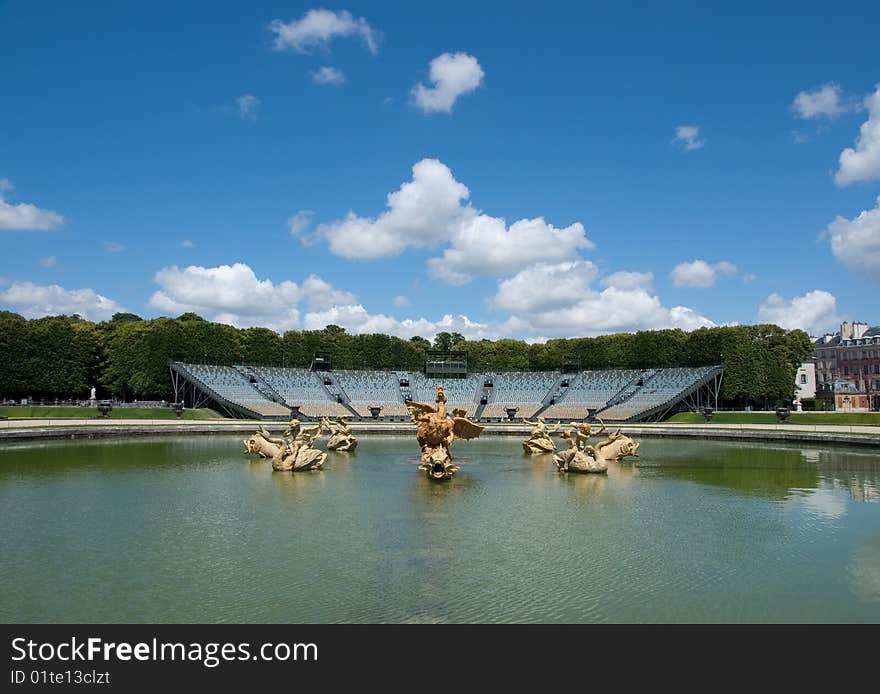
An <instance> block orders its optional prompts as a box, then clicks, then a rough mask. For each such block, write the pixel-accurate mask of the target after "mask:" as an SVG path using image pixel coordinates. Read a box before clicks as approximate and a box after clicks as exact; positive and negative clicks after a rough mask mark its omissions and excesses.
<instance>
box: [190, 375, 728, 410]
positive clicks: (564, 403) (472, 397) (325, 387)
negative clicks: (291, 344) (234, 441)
mask: <svg viewBox="0 0 880 694" xmlns="http://www.w3.org/2000/svg"><path fill="white" fill-rule="evenodd" d="M176 368H178V369H179V370H180V371H181V372H182V373H184V374H185V375H186V374H188V375H189V377H190V378H191V379H192V380H194V381H195V382H197V383H198V384H200V387H203V388H204V389H205V390H206V391H208V392H210V393H214V394H216V396H217V397H218V398H221V399H222V400H225V401H227V402H229V403H232V404H233V405H237V406H238V407H239V408H242V409H243V410H245V411H247V412H250V413H254V414H256V415H258V416H265V417H279V416H286V415H288V414H289V408H290V407H292V406H298V407H299V410H300V412H301V413H302V414H303V415H305V416H307V417H322V416H329V417H336V416H340V415H347V416H351V410H350V409H349V408H348V407H346V404H344V403H347V404H348V406H349V407H351V408H352V409H353V410H354V411H355V412H357V414H358V415H359V416H360V417H363V418H365V419H367V418H371V417H372V413H371V412H370V408H371V407H379V408H381V411H380V418H382V419H392V420H393V419H405V418H406V417H407V416H408V412H407V409H406V406H405V402H404V401H405V399H406V398H409V399H410V400H413V401H415V402H425V403H433V402H434V398H435V397H436V394H437V386H438V385H443V386H444V389H445V391H446V398H447V403H446V406H447V409H448V410H449V411H452V410H453V409H457V408H458V409H462V410H464V411H465V413H466V414H467V416H468V417H471V418H473V417H475V416H476V413H477V411H478V410H480V419H481V420H484V421H486V420H488V421H493V420H502V419H506V418H507V409H508V408H511V407H512V408H515V409H516V410H517V412H516V415H515V416H516V417H517V418H532V417H534V416H535V415H536V414H537V413H538V412H540V413H541V414H542V415H543V416H545V417H547V418H548V419H549V420H553V419H583V418H585V417H586V416H587V414H588V410H594V411H596V412H597V413H598V416H600V417H601V418H602V419H604V420H608V421H625V420H630V419H634V418H641V417H644V416H651V415H653V414H656V413H658V412H661V411H663V410H664V409H666V408H667V407H668V406H669V405H671V404H674V403H675V402H677V401H678V400H679V399H681V398H682V397H684V396H685V395H687V394H688V393H689V392H691V391H693V390H694V389H695V388H697V387H699V386H701V385H702V384H704V383H706V382H707V381H708V380H709V379H710V378H711V376H712V375H713V374H714V373H716V372H717V370H718V367H699V368H666V369H641V370H638V369H606V370H602V371H584V372H581V373H580V374H576V375H571V376H566V377H565V378H567V379H568V387H564V386H563V383H564V382H565V381H564V378H563V375H562V374H561V373H559V372H558V371H545V372H524V371H513V372H503V373H486V374H481V373H471V374H469V375H468V376H467V377H465V378H427V377H426V376H425V375H424V374H422V373H420V372H417V371H404V370H400V371H370V370H344V369H343V370H334V371H332V372H312V371H310V370H308V369H296V368H278V367H243V366H241V367H229V366H210V365H204V364H177V365H176ZM328 381H329V383H327V382H328ZM487 381H488V382H491V383H492V386H491V387H487V386H484V384H485V383H486V382H487ZM402 383H403V384H404V385H401V384H402ZM406 383H408V385H405V384H406ZM483 395H485V396H486V397H487V399H488V402H487V404H486V405H485V406H484V407H483V408H482V409H481V408H480V399H481V397H482V396H483ZM551 398H553V399H554V400H555V402H554V403H553V404H552V405H549V406H547V407H546V409H544V407H545V404H546V403H548V402H549V401H550V399H551ZM276 400H282V401H283V402H276Z"/></svg>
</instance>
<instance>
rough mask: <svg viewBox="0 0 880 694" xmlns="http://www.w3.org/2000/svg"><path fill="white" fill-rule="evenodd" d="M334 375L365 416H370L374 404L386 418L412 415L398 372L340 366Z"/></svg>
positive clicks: (353, 403) (361, 414)
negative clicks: (402, 392)
mask: <svg viewBox="0 0 880 694" xmlns="http://www.w3.org/2000/svg"><path fill="white" fill-rule="evenodd" d="M333 374H334V375H335V376H336V379H337V380H338V381H339V385H340V386H341V388H342V390H343V392H344V393H345V394H346V395H347V396H348V402H349V405H351V407H353V408H354V410H355V411H356V412H357V413H358V414H359V415H360V416H361V417H370V416H371V412H370V408H371V407H380V408H381V416H382V417H384V418H390V417H396V418H408V417H409V412H408V411H407V409H406V405H404V402H403V396H402V395H401V392H400V380H399V378H398V376H397V374H395V372H393V371H349V370H342V369H340V370H338V371H334V372H333Z"/></svg>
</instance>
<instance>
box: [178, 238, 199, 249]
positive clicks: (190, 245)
mask: <svg viewBox="0 0 880 694" xmlns="http://www.w3.org/2000/svg"><path fill="white" fill-rule="evenodd" d="M180 247H181V248H195V247H196V245H195V244H194V243H193V242H192V241H190V240H189V239H184V240H183V241H181V242H180Z"/></svg>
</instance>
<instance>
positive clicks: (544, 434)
mask: <svg viewBox="0 0 880 694" xmlns="http://www.w3.org/2000/svg"><path fill="white" fill-rule="evenodd" d="M523 422H525V423H526V424H531V425H532V426H533V427H535V428H534V429H532V433H531V434H529V437H528V438H527V439H526V440H525V441H523V450H524V451H525V452H526V453H531V454H532V455H536V454H539V453H555V452H556V442H555V441H554V440H553V439H552V438H551V434H555V433H556V432H557V431H559V427H560V426H561V423H560V422H556V425H555V426H554V427H553V428H552V429H548V428H547V423H546V422H545V421H544V418H543V417H538V421H537V422H530V421H529V420H528V419H524V420H523Z"/></svg>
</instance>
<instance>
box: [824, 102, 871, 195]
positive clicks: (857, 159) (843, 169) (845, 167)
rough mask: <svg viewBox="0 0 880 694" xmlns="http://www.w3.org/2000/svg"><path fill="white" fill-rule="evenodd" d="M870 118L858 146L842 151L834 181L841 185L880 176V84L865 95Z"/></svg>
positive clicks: (862, 129) (861, 130) (863, 126)
mask: <svg viewBox="0 0 880 694" xmlns="http://www.w3.org/2000/svg"><path fill="white" fill-rule="evenodd" d="M865 108H867V109H868V120H866V121H865V122H864V123H862V127H861V128H860V129H859V139H858V141H857V142H856V148H855V149H853V148H852V147H847V148H846V149H845V150H843V151H842V152H841V153H840V168H839V169H838V170H837V173H836V174H835V175H834V182H835V183H836V184H837V185H838V186H840V187H843V186H846V185H849V184H850V183H857V182H860V181H873V180H875V179H878V178H880V85H878V86H877V90H876V91H875V92H874V93H873V94H871V95H869V96H867V97H865Z"/></svg>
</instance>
